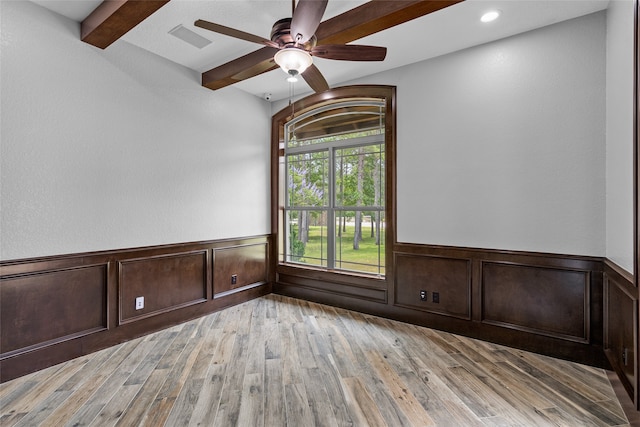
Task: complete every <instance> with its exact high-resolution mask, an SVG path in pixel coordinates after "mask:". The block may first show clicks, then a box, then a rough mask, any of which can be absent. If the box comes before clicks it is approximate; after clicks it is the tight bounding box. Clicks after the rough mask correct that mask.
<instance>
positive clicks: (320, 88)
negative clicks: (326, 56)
mask: <svg viewBox="0 0 640 427" xmlns="http://www.w3.org/2000/svg"><path fill="white" fill-rule="evenodd" d="M302 78H303V79H304V81H305V82H307V84H308V85H309V86H311V89H313V90H314V91H316V92H324V91H325V90H329V83H327V81H326V80H325V78H324V76H323V75H322V73H321V72H320V70H319V69H318V67H316V66H315V65H313V64H311V65H310V66H309V68H307V69H306V70H304V73H302Z"/></svg>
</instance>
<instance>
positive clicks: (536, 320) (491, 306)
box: [481, 262, 590, 343]
mask: <svg viewBox="0 0 640 427" xmlns="http://www.w3.org/2000/svg"><path fill="white" fill-rule="evenodd" d="M481 265H482V283H481V287H482V321H483V322H485V323H490V324H494V325H497V326H504V327H507V328H513V329H520V330H523V331H529V332H533V333H538V334H542V335H548V336H553V337H558V338H564V339H568V340H571V341H577V342H583V343H588V342H589V329H590V328H589V295H590V292H589V288H590V283H589V277H590V274H589V271H580V270H565V269H556V268H547V267H540V266H529V265H517V264H502V263H495V262H486V263H484V262H483V263H482V264H481Z"/></svg>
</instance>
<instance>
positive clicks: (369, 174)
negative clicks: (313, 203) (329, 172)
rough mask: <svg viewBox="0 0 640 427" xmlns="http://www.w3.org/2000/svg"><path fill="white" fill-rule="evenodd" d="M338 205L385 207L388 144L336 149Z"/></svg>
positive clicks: (336, 202)
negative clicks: (386, 151) (385, 154)
mask: <svg viewBox="0 0 640 427" xmlns="http://www.w3.org/2000/svg"><path fill="white" fill-rule="evenodd" d="M335 169H336V172H335V182H336V188H335V194H336V197H335V199H336V201H335V204H336V206H339V207H340V206H354V207H359V206H376V207H379V206H382V204H383V200H384V188H385V185H384V176H385V174H384V145H382V144H376V145H367V146H363V147H351V148H344V149H338V150H336V151H335Z"/></svg>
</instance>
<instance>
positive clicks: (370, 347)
mask: <svg viewBox="0 0 640 427" xmlns="http://www.w3.org/2000/svg"><path fill="white" fill-rule="evenodd" d="M0 424H1V425H2V426H3V427H4V426H7V427H9V426H16V425H17V426H21V425H22V426H35V425H42V426H47V427H48V426H56V427H57V426H61V425H65V426H87V425H91V424H93V425H96V426H107V425H108V426H111V425H117V426H124V427H130V426H136V427H137V426H153V427H160V426H170V427H173V426H178V425H190V426H206V427H227V426H237V425H243V426H266V427H272V426H293V427H298V426H304V427H307V426H314V425H331V426H340V427H342V426H398V427H405V426H414V425H420V426H422V425H437V426H447V427H448V426H451V427H468V426H480V425H485V426H509V427H513V426H524V427H529V426H536V427H539V426H547V425H548V426H570V427H574V426H576V427H577V426H580V427H582V426H603V427H604V426H615V425H621V426H624V425H628V420H627V418H626V416H625V414H624V412H623V411H622V409H621V405H620V402H618V401H617V399H616V397H615V393H614V392H613V389H612V387H611V383H610V382H609V379H608V372H606V371H603V370H601V369H596V368H592V367H588V366H584V365H578V364H575V363H572V362H568V361H560V360H556V359H553V358H550V357H546V356H540V355H536V354H533V353H528V352H524V351H522V350H515V349H511V348H508V347H504V346H500V345H497V344H491V343H486V342H483V341H478V340H472V339H469V338H466V337H462V336H458V335H454V334H451V333H447V332H441V331H436V330H432V329H428V328H423V327H419V326H415V325H408V324H404V323H401V322H396V321H393V320H388V319H382V318H379V317H376V316H372V315H368V314H362V313H357V312H352V311H348V310H344V309H340V308H335V307H329V306H323V305H319V304H315V303H312V302H307V301H301V300H296V299H293V298H288V297H283V296H278V295H268V296H265V297H262V298H258V299H255V300H252V301H249V302H247V303H244V304H240V305H238V306H235V307H230V308H228V309H225V310H223V311H221V312H218V313H214V314H211V315H209V316H205V317H203V318H200V319H196V320H193V321H191V322H186V323H184V324H181V325H177V326H174V327H171V328H168V329H166V330H164V331H160V332H158V333H156V334H151V335H148V336H146V337H143V338H139V339H137V340H132V341H129V342H127V343H124V344H120V345H118V346H114V347H112V348H109V349H106V350H103V351H101V352H96V353H94V354H92V355H88V356H83V357H81V358H78V359H75V360H72V361H69V362H66V363H64V364H61V365H58V366H55V367H51V368H48V369H45V370H42V371H40V372H36V373H33V374H30V375H27V376H25V377H22V378H18V379H16V380H13V381H11V382H8V383H6V384H3V385H1V386H0Z"/></svg>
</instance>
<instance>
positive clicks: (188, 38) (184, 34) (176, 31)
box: [169, 24, 211, 49]
mask: <svg viewBox="0 0 640 427" xmlns="http://www.w3.org/2000/svg"><path fill="white" fill-rule="evenodd" d="M169 34H171V35H172V36H174V37H177V38H179V39H180V40H182V41H183V42H185V43H189V44H190V45H191V46H194V47H197V48H198V49H202V48H203V47H205V46H207V45H209V44H210V43H211V40H208V39H206V38H204V37H202V36H201V35H200V34H198V33H194V32H193V31H191V30H189V29H188V28H185V27H183V26H182V24H180V25H178V26H177V27H175V28H172V29H171V30H169Z"/></svg>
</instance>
